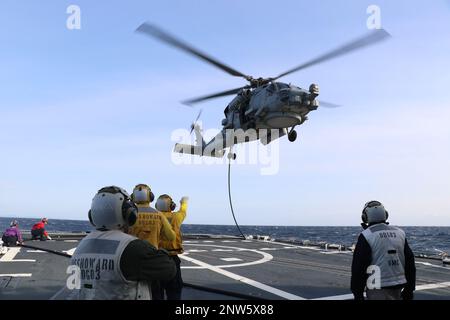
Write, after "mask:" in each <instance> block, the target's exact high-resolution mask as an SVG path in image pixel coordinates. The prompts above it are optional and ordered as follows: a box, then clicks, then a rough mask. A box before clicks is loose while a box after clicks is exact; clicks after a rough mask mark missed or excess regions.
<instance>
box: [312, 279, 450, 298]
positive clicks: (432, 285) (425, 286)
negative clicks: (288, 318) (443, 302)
mask: <svg viewBox="0 0 450 320" xmlns="http://www.w3.org/2000/svg"><path fill="white" fill-rule="evenodd" d="M448 287H450V282H438V283H430V284H422V285H420V286H416V291H424V290H432V289H441V288H448ZM352 299H353V294H343V295H339V296H330V297H322V298H316V299H311V300H352Z"/></svg>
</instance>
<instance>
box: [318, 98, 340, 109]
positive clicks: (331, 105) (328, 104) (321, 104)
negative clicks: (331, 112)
mask: <svg viewBox="0 0 450 320" xmlns="http://www.w3.org/2000/svg"><path fill="white" fill-rule="evenodd" d="M340 107H342V106H341V105H339V104H335V103H331V102H326V101H322V100H319V108H340Z"/></svg>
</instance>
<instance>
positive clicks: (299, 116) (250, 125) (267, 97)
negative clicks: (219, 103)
mask: <svg viewBox="0 0 450 320" xmlns="http://www.w3.org/2000/svg"><path fill="white" fill-rule="evenodd" d="M317 96H318V87H317V85H314V84H313V85H311V86H310V90H309V91H306V90H304V89H301V88H299V87H297V86H294V85H290V84H286V83H282V82H271V83H268V84H265V85H263V86H261V87H257V88H255V89H253V90H246V89H243V90H241V91H240V92H239V93H238V95H237V96H236V97H235V98H234V99H233V100H232V101H231V102H230V103H229V104H228V106H227V107H226V108H225V110H224V113H225V117H226V118H225V119H224V120H223V121H222V125H223V127H224V129H225V130H226V129H243V130H248V129H257V130H258V129H288V128H292V127H295V126H297V125H300V124H302V123H303V122H304V121H305V120H306V119H307V117H306V115H307V114H308V113H309V112H310V111H313V110H316V109H317V107H318V106H319V103H318V101H317V100H316V98H317Z"/></svg>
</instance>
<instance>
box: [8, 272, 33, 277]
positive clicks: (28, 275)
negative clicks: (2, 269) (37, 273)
mask: <svg viewBox="0 0 450 320" xmlns="http://www.w3.org/2000/svg"><path fill="white" fill-rule="evenodd" d="M0 277H31V273H3V274H0Z"/></svg>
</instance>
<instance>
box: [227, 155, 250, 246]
mask: <svg viewBox="0 0 450 320" xmlns="http://www.w3.org/2000/svg"><path fill="white" fill-rule="evenodd" d="M233 156H234V154H233V152H232V148H230V153H229V156H228V200H229V202H230V209H231V215H232V216H233V219H234V223H235V224H236V227H237V228H238V230H239V233H240V234H241V235H242V238H243V239H246V237H245V235H244V233H243V232H242V231H241V228H240V227H239V224H238V222H237V220H236V216H235V214H234V209H233V201H232V199H231V160H232V158H233Z"/></svg>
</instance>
